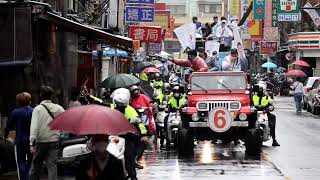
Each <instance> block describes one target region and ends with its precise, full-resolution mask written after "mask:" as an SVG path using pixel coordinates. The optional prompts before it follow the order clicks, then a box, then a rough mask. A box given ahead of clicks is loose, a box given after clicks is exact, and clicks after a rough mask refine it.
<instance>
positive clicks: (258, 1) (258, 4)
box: [253, 0, 266, 20]
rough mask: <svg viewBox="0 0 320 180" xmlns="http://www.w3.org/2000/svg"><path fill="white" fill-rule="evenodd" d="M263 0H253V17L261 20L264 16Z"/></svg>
mask: <svg viewBox="0 0 320 180" xmlns="http://www.w3.org/2000/svg"><path fill="white" fill-rule="evenodd" d="M265 5H266V4H265V0H254V1H253V10H254V11H253V18H254V19H258V20H263V19H264V17H265Z"/></svg>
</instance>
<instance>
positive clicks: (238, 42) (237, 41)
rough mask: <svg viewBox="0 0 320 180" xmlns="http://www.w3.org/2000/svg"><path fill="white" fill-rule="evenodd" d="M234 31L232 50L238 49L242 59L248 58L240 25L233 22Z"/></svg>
mask: <svg viewBox="0 0 320 180" xmlns="http://www.w3.org/2000/svg"><path fill="white" fill-rule="evenodd" d="M232 29H233V37H234V40H233V41H232V48H237V50H238V54H239V56H240V57H242V58H246V55H245V53H244V48H243V43H242V39H241V37H240V33H239V27H238V23H236V22H232Z"/></svg>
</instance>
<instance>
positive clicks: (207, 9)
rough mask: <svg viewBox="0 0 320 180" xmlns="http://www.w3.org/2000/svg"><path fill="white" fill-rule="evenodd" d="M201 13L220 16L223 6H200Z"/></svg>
mask: <svg viewBox="0 0 320 180" xmlns="http://www.w3.org/2000/svg"><path fill="white" fill-rule="evenodd" d="M199 12H200V13H205V14H216V13H217V14H220V13H221V12H222V6H221V4H199Z"/></svg>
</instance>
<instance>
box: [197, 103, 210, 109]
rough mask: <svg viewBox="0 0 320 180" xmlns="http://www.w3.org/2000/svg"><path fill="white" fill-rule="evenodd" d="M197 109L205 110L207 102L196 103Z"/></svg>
mask: <svg viewBox="0 0 320 180" xmlns="http://www.w3.org/2000/svg"><path fill="white" fill-rule="evenodd" d="M198 109H199V110H207V109H208V103H205V102H200V103H198Z"/></svg>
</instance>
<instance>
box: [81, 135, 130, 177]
mask: <svg viewBox="0 0 320 180" xmlns="http://www.w3.org/2000/svg"><path fill="white" fill-rule="evenodd" d="M91 140H92V153H91V154H90V155H89V156H88V157H86V158H85V159H84V160H82V161H81V162H80V164H79V166H78V168H77V170H76V180H91V179H92V180H105V179H112V180H125V179H126V178H125V175H124V169H123V164H122V161H121V160H119V159H117V158H116V157H115V156H113V155H112V154H110V153H109V152H108V151H107V147H108V145H109V136H108V135H102V134H101V135H92V136H91Z"/></svg>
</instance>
